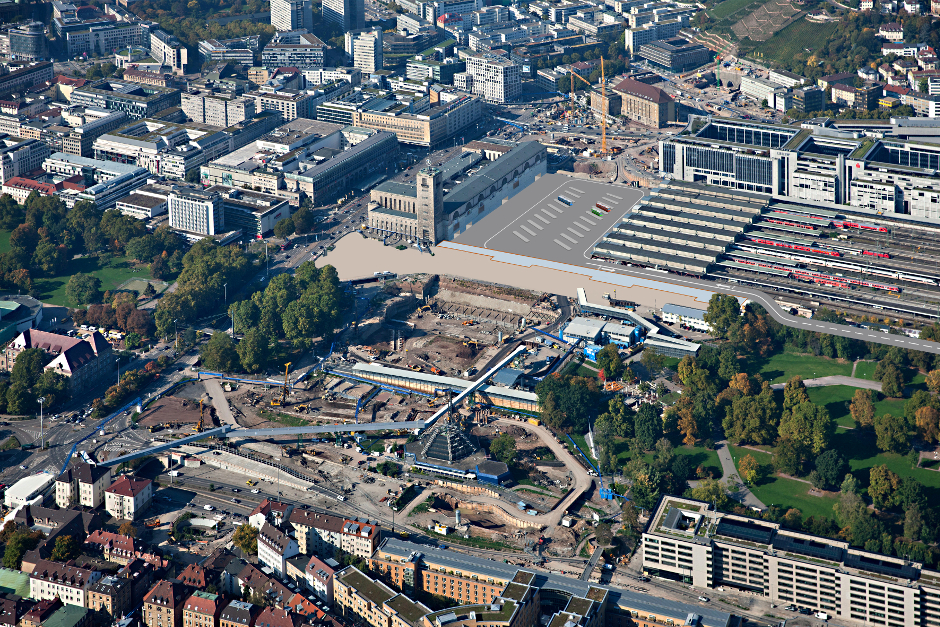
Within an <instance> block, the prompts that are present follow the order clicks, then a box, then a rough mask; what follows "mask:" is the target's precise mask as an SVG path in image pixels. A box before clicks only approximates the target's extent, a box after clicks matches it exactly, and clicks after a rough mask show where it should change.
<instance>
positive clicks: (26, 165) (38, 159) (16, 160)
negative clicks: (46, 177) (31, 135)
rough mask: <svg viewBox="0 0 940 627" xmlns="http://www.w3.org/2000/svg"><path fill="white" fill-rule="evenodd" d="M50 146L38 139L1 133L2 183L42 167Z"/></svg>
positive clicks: (0, 173) (0, 178) (0, 163)
mask: <svg viewBox="0 0 940 627" xmlns="http://www.w3.org/2000/svg"><path fill="white" fill-rule="evenodd" d="M47 157H49V146H47V145H46V144H45V143H43V142H41V141H39V140H36V139H23V138H21V137H15V136H13V135H7V134H5V133H0V183H3V182H5V181H7V180H8V179H11V178H13V177H14V176H22V175H24V174H26V173H28V172H32V171H33V170H38V169H39V168H40V167H42V163H43V161H44V160H45V159H46V158H47Z"/></svg>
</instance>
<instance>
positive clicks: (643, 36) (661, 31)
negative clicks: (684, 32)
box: [624, 20, 683, 54]
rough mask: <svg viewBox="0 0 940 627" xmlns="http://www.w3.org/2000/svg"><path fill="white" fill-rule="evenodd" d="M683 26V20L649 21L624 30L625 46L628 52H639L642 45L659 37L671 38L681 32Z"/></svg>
mask: <svg viewBox="0 0 940 627" xmlns="http://www.w3.org/2000/svg"><path fill="white" fill-rule="evenodd" d="M682 27H683V23H682V20H665V21H662V22H649V23H648V24H644V25H643V26H638V27H637V28H628V29H626V31H624V46H625V47H626V49H627V54H637V53H638V52H639V51H640V46H642V45H644V44H648V43H650V42H653V41H656V40H658V39H671V38H673V37H675V36H677V35H678V34H679V31H680V30H681V29H682Z"/></svg>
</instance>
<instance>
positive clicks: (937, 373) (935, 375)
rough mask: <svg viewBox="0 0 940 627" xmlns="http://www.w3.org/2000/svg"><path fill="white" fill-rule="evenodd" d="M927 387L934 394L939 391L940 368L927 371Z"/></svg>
mask: <svg viewBox="0 0 940 627" xmlns="http://www.w3.org/2000/svg"><path fill="white" fill-rule="evenodd" d="M927 389H928V390H930V391H931V392H933V393H934V394H938V393H940V369H938V370H931V371H930V372H928V373H927Z"/></svg>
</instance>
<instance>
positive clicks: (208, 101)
mask: <svg viewBox="0 0 940 627" xmlns="http://www.w3.org/2000/svg"><path fill="white" fill-rule="evenodd" d="M180 106H181V107H182V109H183V113H185V114H186V117H188V118H189V119H190V120H192V121H193V122H198V123H200V124H210V125H212V126H221V127H222V128H228V127H229V126H232V125H234V124H238V123H239V122H244V121H245V120H247V119H250V118H251V117H253V116H254V114H255V99H254V98H247V97H245V96H237V95H234V94H232V93H231V92H221V91H219V90H213V89H210V90H202V89H193V90H190V91H187V92H184V93H183V94H182V95H181V102H180Z"/></svg>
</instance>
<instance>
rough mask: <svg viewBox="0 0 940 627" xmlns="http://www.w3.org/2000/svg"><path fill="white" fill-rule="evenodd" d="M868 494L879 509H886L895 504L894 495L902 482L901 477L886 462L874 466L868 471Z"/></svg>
mask: <svg viewBox="0 0 940 627" xmlns="http://www.w3.org/2000/svg"><path fill="white" fill-rule="evenodd" d="M868 477H869V484H868V496H870V497H871V500H872V503H873V504H874V506H875V507H877V508H878V509H886V508H888V507H891V506H892V505H893V504H894V496H895V492H896V491H897V489H898V487H899V486H900V484H901V478H900V477H898V475H896V474H895V473H894V472H892V471H891V470H890V469H888V467H887V466H885V465H884V464H880V465H878V466H873V467H872V468H871V470H869V473H868Z"/></svg>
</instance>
